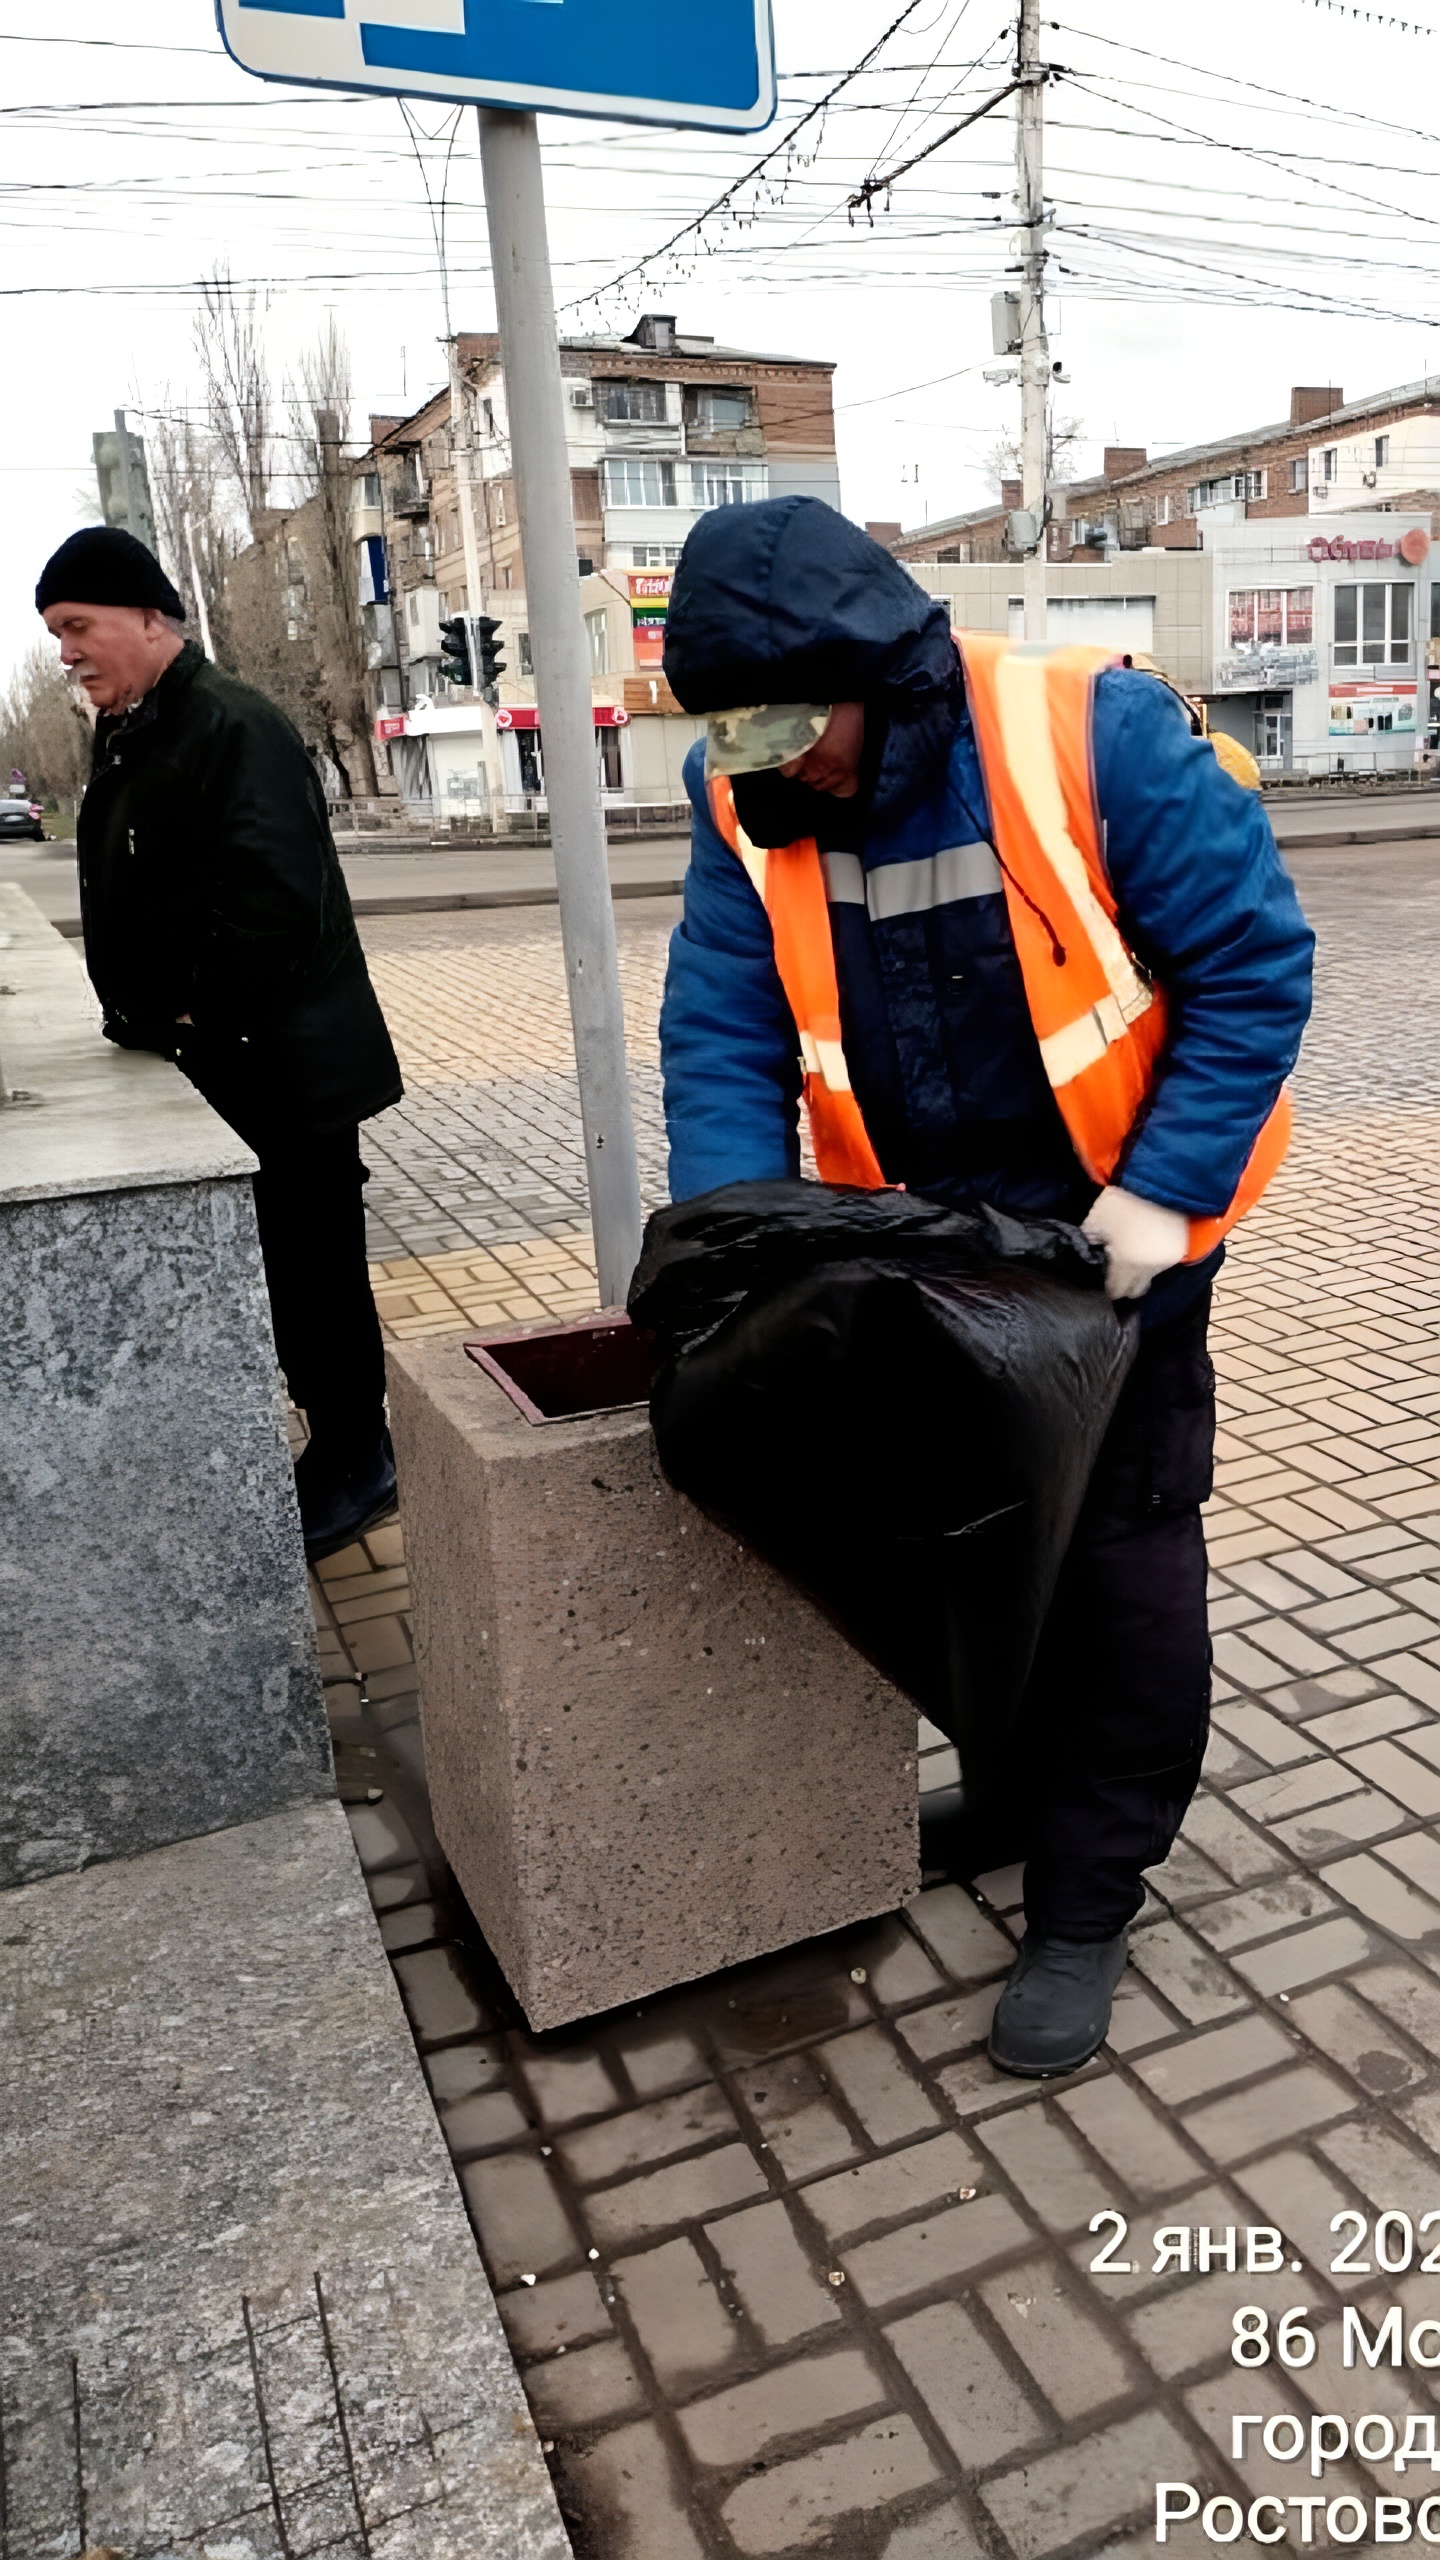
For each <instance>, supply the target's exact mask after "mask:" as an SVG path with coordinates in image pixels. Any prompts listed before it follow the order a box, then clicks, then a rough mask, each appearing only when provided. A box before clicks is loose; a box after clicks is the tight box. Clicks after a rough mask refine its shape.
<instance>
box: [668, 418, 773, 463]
mask: <svg viewBox="0 0 1440 2560" xmlns="http://www.w3.org/2000/svg"><path fill="white" fill-rule="evenodd" d="M685 450H686V452H687V453H695V454H725V455H731V454H745V455H754V456H756V457H757V458H759V457H760V456H762V455H763V454H764V451H765V432H764V429H763V428H762V427H706V426H702V425H701V424H700V422H699V420H698V419H695V418H692V419H691V420H690V421H689V423H688V425H687V426H686V429H685Z"/></svg>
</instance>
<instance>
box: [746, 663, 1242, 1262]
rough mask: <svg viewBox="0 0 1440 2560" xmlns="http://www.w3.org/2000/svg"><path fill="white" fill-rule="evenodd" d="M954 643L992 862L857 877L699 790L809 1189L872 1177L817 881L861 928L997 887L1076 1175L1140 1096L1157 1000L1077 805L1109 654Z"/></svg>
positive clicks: (1196, 1246)
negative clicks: (789, 1058)
mask: <svg viewBox="0 0 1440 2560" xmlns="http://www.w3.org/2000/svg"><path fill="white" fill-rule="evenodd" d="M956 637H957V641H958V645H959V648H960V653H961V657H962V659H963V661H964V667H965V684H966V693H967V698H968V702H969V707H970V712H971V717H972V719H973V721H974V724H975V735H976V743H977V745H978V747H979V751H980V762H981V767H982V770H983V772H984V776H985V785H986V790H987V792H988V795H989V800H990V812H991V823H992V825H993V827H994V830H995V847H996V850H995V852H994V853H992V852H991V849H990V847H989V846H988V845H981V844H974V845H960V846H951V847H948V848H946V849H945V850H943V851H941V852H939V853H936V854H933V855H929V856H927V857H925V858H923V859H922V860H920V861H918V862H905V863H896V864H893V865H891V864H886V865H877V866H876V868H875V869H874V870H873V871H870V872H868V873H867V872H866V871H865V870H864V868H863V865H861V863H860V862H859V861H858V859H857V857H856V856H855V855H853V854H829V855H826V856H824V857H823V859H822V856H821V855H820V853H819V851H818V849H817V847H816V845H815V843H814V840H813V839H808V838H807V839H806V840H804V841H803V842H800V843H797V844H792V845H785V846H782V847H777V848H774V849H772V850H771V851H769V852H766V851H763V850H762V849H761V848H759V847H758V846H755V845H752V844H751V842H750V840H749V838H748V836H746V834H745V832H744V830H743V828H742V827H741V826H740V824H739V820H738V819H737V817H736V814H735V803H734V795H733V793H732V791H731V787H730V784H729V782H728V780H726V779H725V778H724V777H723V776H717V777H716V778H715V779H713V780H712V781H711V783H710V785H709V794H710V804H711V809H712V812H713V815H714V818H715V823H716V826H717V827H718V828H719V831H720V833H721V835H722V836H723V837H724V839H725V842H726V843H727V844H728V845H729V846H730V847H731V849H732V851H733V852H735V853H737V854H738V855H739V856H740V859H741V860H742V861H743V862H744V864H745V867H746V870H747V871H748V872H749V874H750V878H751V880H752V882H753V884H754V886H755V889H756V891H757V893H758V895H759V896H760V898H761V899H762V900H763V902H764V906H765V911H766V913H767V915H768V916H769V918H770V922H771V928H772V931H773V933H774V936H775V965H776V968H777V970H778V972H779V976H780V983H781V985H782V986H783V988H784V990H785V995H786V998H787V1001H788V1002H789V1005H790V1009H791V1012H792V1014H793V1015H794V1017H795V1026H796V1030H797V1031H798V1033H799V1036H800V1051H801V1060H802V1065H803V1068H804V1073H805V1101H806V1106H807V1109H808V1111H809V1116H810V1127H811V1135H812V1138H813V1141H814V1147H815V1161H816V1165H817V1167H818V1170H819V1173H820V1177H821V1179H822V1181H825V1182H848V1183H856V1184H860V1185H863V1186H864V1187H865V1188H867V1189H876V1188H878V1187H880V1186H881V1185H883V1182H884V1175H883V1173H882V1172H881V1170H880V1165H879V1161H878V1158H877V1157H876V1155H875V1151H874V1149H873V1147H872V1146H871V1144H870V1140H869V1137H868V1135H867V1133H866V1131H865V1126H864V1122H863V1120H862V1118H861V1114H860V1109H859V1105H858V1104H857V1103H856V1101H855V1098H854V1095H853V1093H852V1092H851V1089H850V1077H849V1073H848V1070H847V1069H846V1066H845V1058H844V1051H843V1048H842V1047H841V1043H840V998H839V991H838V987H837V983H836V977H835V955H834V944H833V940H832V936H831V932H830V918H829V908H828V905H827V903H826V895H827V887H828V893H829V896H830V898H833V899H834V900H835V901H836V902H837V903H838V904H843V905H850V904H853V905H857V906H858V905H861V904H863V905H865V906H866V907H867V909H868V911H869V913H870V915H871V917H872V918H873V919H874V920H876V921H879V920H881V919H882V918H885V917H888V916H894V915H902V914H913V913H918V912H922V911H923V910H924V909H926V908H928V907H932V906H936V905H940V904H945V903H949V902H950V900H952V899H958V898H965V897H979V896H985V895H993V894H994V892H995V890H996V889H998V888H1000V887H1002V886H1003V888H1004V891H1005V901H1006V907H1007V911H1008V914H1009V920H1010V932H1011V939H1012V940H1013V942H1014V945H1015V951H1016V956H1017V958H1018V960H1019V962H1020V971H1021V976H1022V978H1023V980H1024V985H1025V998H1026V1003H1027V1006H1028V1008H1029V1013H1030V1019H1031V1022H1032V1024H1033V1026H1034V1030H1035V1036H1036V1039H1037V1041H1038V1042H1039V1046H1040V1056H1041V1060H1042V1062H1043V1064H1044V1067H1045V1072H1046V1076H1047V1078H1048V1081H1049V1084H1050V1087H1051V1090H1052V1092H1053V1093H1054V1096H1055V1100H1056V1103H1057V1105H1058V1107H1059V1110H1060V1113H1061V1116H1062V1118H1063V1119H1064V1122H1065V1126H1066V1129H1067V1131H1068V1133H1069V1136H1070V1141H1071V1144H1072V1145H1073V1147H1074V1149H1075V1153H1076V1155H1077V1156H1078V1158H1079V1160H1080V1162H1081V1164H1082V1165H1083V1166H1084V1168H1085V1170H1086V1172H1087V1173H1088V1174H1089V1175H1090V1177H1091V1179H1092V1181H1094V1182H1096V1183H1106V1182H1109V1181H1110V1180H1111V1179H1112V1177H1113V1175H1114V1174H1115V1172H1116V1169H1117V1167H1118V1166H1119V1165H1120V1161H1121V1158H1122V1156H1123V1154H1124V1151H1125V1147H1126V1143H1127V1141H1128V1139H1129V1136H1130V1133H1131V1131H1132V1129H1133V1128H1134V1126H1135V1123H1136V1120H1137V1119H1138V1117H1139V1115H1140V1113H1141V1111H1142V1109H1143V1107H1144V1105H1145V1103H1146V1102H1147V1100H1148V1099H1149V1096H1150V1093H1151V1090H1152V1088H1153V1085H1154V1081H1155V1073H1156V1066H1157V1061H1158V1060H1159V1057H1160V1055H1161V1052H1162V1050H1163V1048H1164V1045H1165V1038H1166V1027H1167V1009H1166V1003H1165V996H1164V991H1163V989H1162V988H1160V987H1158V986H1157V985H1155V983H1154V982H1153V980H1151V979H1150V978H1149V977H1148V976H1147V974H1146V972H1145V971H1144V970H1143V969H1142V968H1141V966H1140V964H1139V962H1138V961H1137V960H1136V958H1135V956H1134V954H1133V953H1132V952H1131V951H1130V950H1129V948H1128V946H1127V944H1126V942H1125V939H1124V936H1123V935H1122V933H1121V931H1120V928H1119V924H1118V921H1117V910H1116V904H1115V897H1114V892H1113V890H1112V888H1111V886H1110V881H1109V877H1108V875H1107V872H1106V869H1105V861H1104V854H1103V849H1102V839H1101V829H1100V821H1099V816H1098V812H1097V809H1096V803H1095V787H1094V776H1093V764H1092V756H1091V715H1092V709H1093V702H1094V689H1095V679H1096V677H1097V676H1098V675H1099V673H1100V672H1101V670H1102V669H1103V668H1105V667H1107V666H1114V665H1115V664H1117V661H1116V659H1115V658H1114V657H1113V656H1112V655H1111V654H1110V653H1109V652H1107V651H1105V650H1100V649H1085V648H1046V647H1041V648H1030V647H1020V646H1016V645H1015V644H1014V643H1012V642H1010V641H1008V640H1003V639H997V638H995V637H993V636H992V635H991V634H989V633H985V632H963V633H957V635H956ZM997 857H998V858H997ZM892 875H893V876H892ZM1290 1125H1291V1114H1290V1102H1289V1097H1288V1095H1286V1094H1282V1095H1281V1097H1280V1099H1279V1101H1278V1102H1277V1103H1276V1105H1275V1108H1274V1110H1273V1111H1272V1112H1271V1114H1270V1117H1269V1119H1268V1120H1267V1121H1266V1123H1265V1126H1264V1128H1263V1129H1262V1130H1261V1132H1260V1135H1259V1137H1258V1138H1257V1140H1256V1142H1255V1146H1254V1148H1253V1150H1252V1152H1251V1156H1250V1160H1249V1163H1248V1164H1247V1165H1246V1168H1245V1172H1244V1174H1243V1176H1242V1178H1241V1182H1240V1186H1239V1188H1238V1190H1237V1191H1236V1194H1235V1197H1234V1199H1233V1200H1232V1201H1231V1203H1230V1206H1229V1208H1228V1210H1227V1211H1226V1212H1225V1214H1224V1216H1223V1217H1219V1218H1192V1219H1191V1220H1190V1243H1189V1250H1188V1253H1187V1256H1186V1259H1187V1260H1188V1261H1191V1262H1195V1261H1199V1260H1200V1259H1201V1258H1202V1257H1203V1256H1204V1255H1205V1254H1207V1253H1209V1252H1210V1251H1211V1250H1212V1249H1213V1247H1214V1246H1215V1245H1216V1244H1218V1243H1219V1241H1220V1238H1221V1237H1222V1236H1223V1235H1224V1234H1225V1233H1226V1232H1227V1230H1228V1229H1229V1228H1230V1227H1231V1226H1233V1225H1234V1223H1235V1220H1236V1219H1237V1218H1240V1217H1243V1215H1244V1213H1245V1211H1246V1210H1247V1209H1249V1208H1250V1207H1252V1206H1253V1204H1254V1202H1255V1201H1256V1200H1258V1198H1259V1197H1260V1194H1261V1192H1262V1191H1263V1190H1264V1188H1265V1185H1266V1183H1267V1182H1268V1181H1269V1180H1270V1177H1271V1175H1272V1174H1273V1173H1274V1172H1275V1171H1276V1169H1277V1167H1278V1166H1279V1164H1280V1163H1281V1161H1282V1159H1283V1157H1284V1154H1285V1150H1286V1148H1287V1146H1288V1145H1289V1140H1290Z"/></svg>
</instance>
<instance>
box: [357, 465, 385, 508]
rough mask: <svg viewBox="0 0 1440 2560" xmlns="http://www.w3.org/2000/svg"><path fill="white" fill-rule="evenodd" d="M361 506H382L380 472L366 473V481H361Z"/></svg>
mask: <svg viewBox="0 0 1440 2560" xmlns="http://www.w3.org/2000/svg"><path fill="white" fill-rule="evenodd" d="M360 504H361V505H362V507H378V506H379V504H380V474H379V472H378V471H367V472H366V474H365V477H364V479H363V480H362V481H361V483H360Z"/></svg>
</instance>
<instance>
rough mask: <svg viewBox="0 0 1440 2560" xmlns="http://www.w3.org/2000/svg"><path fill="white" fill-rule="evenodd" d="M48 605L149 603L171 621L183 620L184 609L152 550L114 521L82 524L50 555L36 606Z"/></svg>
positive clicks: (36, 594) (41, 575)
mask: <svg viewBox="0 0 1440 2560" xmlns="http://www.w3.org/2000/svg"><path fill="white" fill-rule="evenodd" d="M50 604H132V605H138V606H140V607H141V608H142V609H143V608H144V607H145V606H146V605H149V606H150V607H151V608H152V610H153V611H154V612H156V613H168V614H169V615H171V617H172V618H173V619H174V620H175V621H176V622H183V621H184V619H185V607H184V605H183V603H182V602H181V600H180V597H179V596H178V595H177V594H176V592H175V589H174V588H173V587H172V586H171V584H170V581H169V579H168V578H167V577H166V575H165V572H164V570H163V569H162V568H161V566H160V563H159V561H158V560H157V559H156V557H155V554H154V552H153V551H147V550H146V548H145V545H144V543H143V542H137V541H136V539H135V536H134V534H133V533H122V532H121V530H120V528H119V526H118V525H108V524H92V525H87V526H86V527H85V530H84V532H83V533H72V534H71V536H70V539H69V541H68V542H62V543H61V545H60V548H59V550H58V551H55V552H52V553H51V555H50V558H49V559H48V560H47V561H46V563H45V566H44V568H43V569H42V570H41V572H40V584H39V586H38V587H37V588H36V590H35V610H36V612H37V613H43V612H44V610H45V608H46V606H47V605H50Z"/></svg>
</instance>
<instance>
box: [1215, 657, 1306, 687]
mask: <svg viewBox="0 0 1440 2560" xmlns="http://www.w3.org/2000/svg"><path fill="white" fill-rule="evenodd" d="M1319 675H1320V660H1319V656H1318V654H1317V652H1316V651H1315V650H1314V649H1270V648H1265V649H1233V650H1232V651H1231V652H1230V654H1229V656H1228V657H1223V658H1217V659H1216V661H1215V691H1216V692H1217V693H1285V692H1289V691H1291V690H1292V689H1293V688H1294V687H1295V686H1296V685H1301V684H1315V683H1317V682H1318V680H1319Z"/></svg>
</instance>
